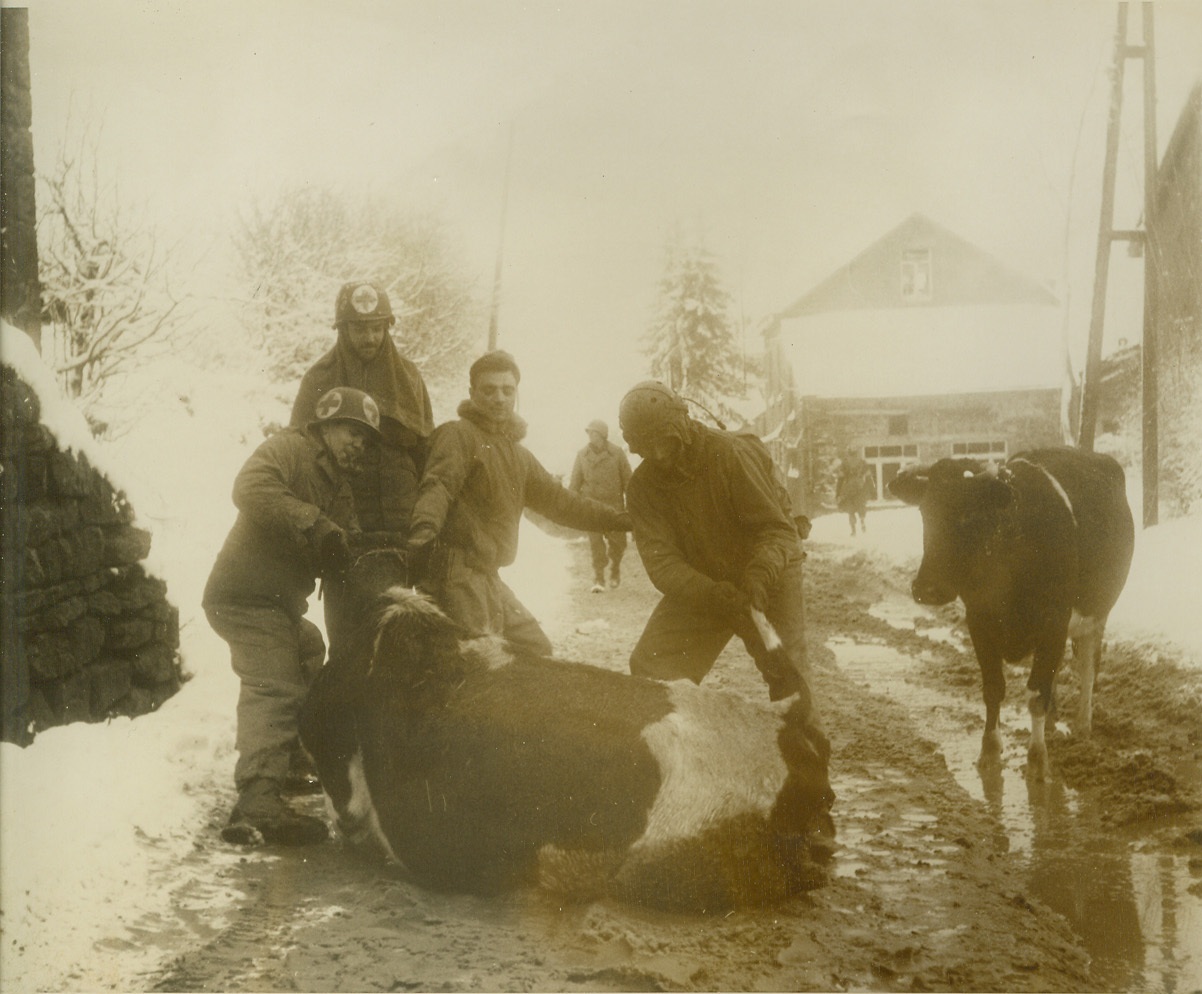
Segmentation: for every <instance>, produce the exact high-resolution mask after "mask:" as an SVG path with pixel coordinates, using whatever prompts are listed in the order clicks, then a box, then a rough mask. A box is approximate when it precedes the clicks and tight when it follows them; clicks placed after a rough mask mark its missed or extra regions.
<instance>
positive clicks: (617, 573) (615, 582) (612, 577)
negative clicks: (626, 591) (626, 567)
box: [609, 563, 622, 590]
mask: <svg viewBox="0 0 1202 994" xmlns="http://www.w3.org/2000/svg"><path fill="white" fill-rule="evenodd" d="M621 585H622V567H620V566H619V565H618V564H617V563H614V564H613V565H612V566H610V567H609V586H610V589H611V590H617V589H618V587H620V586H621Z"/></svg>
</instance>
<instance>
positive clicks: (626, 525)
mask: <svg viewBox="0 0 1202 994" xmlns="http://www.w3.org/2000/svg"><path fill="white" fill-rule="evenodd" d="M618 519H619V522H618V527H617V528H615V529H614V531H620V532H632V531H634V522H633V521H631V519H630V512H629V511H619V512H618Z"/></svg>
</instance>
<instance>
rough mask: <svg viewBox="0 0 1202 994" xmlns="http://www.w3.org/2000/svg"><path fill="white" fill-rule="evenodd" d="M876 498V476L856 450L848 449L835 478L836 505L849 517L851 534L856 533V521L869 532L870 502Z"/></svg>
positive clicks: (862, 528) (862, 529)
mask: <svg viewBox="0 0 1202 994" xmlns="http://www.w3.org/2000/svg"><path fill="white" fill-rule="evenodd" d="M875 496H876V476H875V474H874V473H873V471H872V467H871V466H869V465H868V464H867V463H866V462H864V460H863V459H862V458H861V457H860V454H859V453H858V452H856V451H855V450H854V449H848V450H847V452H846V454H845V455H844V456H843V459H842V460H841V461H840V463H839V470H838V475H837V476H836V478H835V504H836V505H837V506H838V508H839V510H840V511H842V512H844V513H845V514H846V515H847V523H848V524H849V525H850V526H851V533H852V535H853V536H854V535H855V533H856V519H857V518H858V519H859V521H860V530H861V531H865V532H866V531H868V501H869V498H871V497H875Z"/></svg>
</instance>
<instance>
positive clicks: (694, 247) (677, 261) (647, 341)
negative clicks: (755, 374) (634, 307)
mask: <svg viewBox="0 0 1202 994" xmlns="http://www.w3.org/2000/svg"><path fill="white" fill-rule="evenodd" d="M729 308H730V293H729V292H728V291H727V290H726V288H725V286H724V285H723V282H722V278H721V274H720V273H719V271H718V264H717V261H716V260H715V258H714V256H713V254H712V253H711V252H710V251H709V249H708V248H707V247H706V246H705V244H704V242H703V241H702V240H701V239H700V238H698V239H697V240H695V241H692V242H686V241H685V240H684V239H683V238H682V237H681V235H680V233H679V232H678V231H675V232H673V233H672V235H671V236H670V237H669V239H668V243H667V246H666V249H665V253H664V271H663V275H662V276H661V277H660V280H659V294H658V299H657V302H656V307H655V312H654V315H653V318H652V321H651V324H650V326H649V327H648V329H647V331H646V333H645V334H644V336H643V337H644V353H645V354H646V355H647V357H648V358H649V359H650V371H651V375H652V376H653V377H655V378H656V379H659V380H662V381H663V382H665V383H667V384H668V385H669V386H670V387H672V389H674V390H676V391H677V392H678V393H680V394H681V395H682V396H684V397H687V398H689V399H690V400H694V401H697V402H698V403H700V404H703V405H704V406H705V407H707V408H710V409H711V410H714V411H715V412H716V413H718V415H719V416H720V417H723V418H724V419H726V420H731V419H733V420H741V418H740V417H739V415H738V414H737V412H735V411H734V410H733V409H732V407H731V403H730V402H731V401H732V400H734V399H736V398H741V397H744V396H745V395H746V387H745V384H744V360H743V355H742V349H741V347H740V342H739V340H738V336H737V332H736V328H735V327H734V325H733V323H732V320H731V318H730V315H729Z"/></svg>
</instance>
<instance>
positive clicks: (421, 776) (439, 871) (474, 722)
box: [301, 551, 833, 911]
mask: <svg viewBox="0 0 1202 994" xmlns="http://www.w3.org/2000/svg"><path fill="white" fill-rule="evenodd" d="M394 555H395V554H394V553H390V552H388V551H380V552H377V553H371V554H369V555H368V556H365V557H363V558H362V559H361V560H360V562H359V563H358V564H357V565H356V567H355V569H354V570H353V571H352V576H351V578H350V580H349V581H348V583H349V585H350V588H352V589H351V590H350V591H349V592H348V594H347V596H345V597H344V599H343V600H344V602H345V603H347V604H348V605H349V604H352V603H354V602H356V600H358V603H359V607H358V608H357V610H358V611H359V612H360V614H361V616H362V617H363V618H364V619H365V621H364V623H363V624H362V625H360V626H359V631H358V634H357V636H356V637H355V639H354V641H353V643H352V644H351V645H349V646H347V645H341V646H338V645H331V658H330V662H329V664H328V665H327V666H326V667H325V669H324V670H323V671H322V674H321V676H320V677H319V678H318V680H317V682H316V683H315V684H314V686H313V689H312V691H311V692H310V696H309V699H308V701H307V702H306V704H305V707H304V710H303V712H302V715H301V739H302V741H303V743H304V745H305V748H306V749H308V750H309V752H310V753H311V755H312V756H313V758H314V760H315V762H316V765H317V768H318V771H319V773H320V775H321V780H322V785H323V787H324V789H325V791H326V795H327V801H328V804H329V807H330V808H331V809H332V812H333V815H334V819H335V821H336V823H337V825H338V828H339V830H340V832H341V834H342V835H343V836H344V837H345V838H347V839H348V840H349V841H351V842H353V843H369V844H374V845H375V846H376V847H377V848H379V849H381V850H382V851H383V852H384V853H385V854H386V855H388V856H389V857H391V858H392V859H395V860H396V861H398V862H399V863H401V864H402V865H403V866H404V867H405V868H406V869H407V870H408V872H409V873H410V874H411V875H412V877H413V878H414V880H415V881H416V882H418V883H420V884H422V885H425V886H430V887H433V888H439V889H450V890H462V891H470V892H477V893H493V892H497V891H500V890H504V889H506V888H510V887H517V886H524V885H532V884H538V885H541V886H544V887H546V888H548V889H550V890H553V891H555V892H557V893H558V894H560V895H562V896H564V897H567V898H570V899H578V900H579V899H590V898H593V897H598V896H602V895H608V896H612V897H616V898H619V899H623V900H630V901H634V902H637V903H642V904H648V905H653V906H659V907H666V908H674V909H689V910H708V911H712V910H716V909H718V908H724V907H731V906H738V905H754V904H765V903H770V902H773V901H777V900H780V899H783V898H785V897H788V896H789V895H792V894H796V893H798V892H800V891H802V890H805V889H807V888H810V887H814V886H816V885H818V884H820V883H821V882H822V881H823V879H824V878H825V874H824V871H823V869H822V868H821V866H818V865H816V864H815V862H814V861H815V859H818V860H820V861H821V859H823V858H825V857H826V856H828V855H829V851H826V852H816V851H814V850H813V848H812V845H811V839H812V837H813V832H814V830H815V829H820V831H821V833H823V834H825V836H826V837H827V838H833V827H832V825H831V821H830V814H829V809H830V806H831V802H832V799H833V794H832V792H831V789H830V784H829V782H828V780H827V777H826V768H827V761H828V758H829V757H828V756H827V755H826V748H827V747H826V743H825V741H822V742H821V743H818V742H816V741H815V740H814V739H812V738H811V737H810V735H809V731H808V725H807V724H806V723H805V722H804V721H803V716H802V715H800V714H799V713H797V711H796V707H795V705H796V704H797V699H796V698H791V699H789V700H786V701H781V702H779V703H778V704H761V703H753V702H750V701H747V700H744V699H743V698H740V697H737V696H734V695H730V694H725V693H721V692H718V691H713V690H708V689H702V688H700V687H697V686H695V685H693V684H692V683H689V682H688V681H677V682H674V683H661V682H658V681H654V680H649V679H644V678H640V677H634V676H630V675H627V674H624V673H617V672H613V671H610V670H605V669H601V668H598V667H594V666H588V665H584V664H580V663H570V662H564V661H562V660H557V659H551V658H546V657H538V656H533V655H529V654H525V653H521V652H518V651H516V650H515V649H514V648H512V647H511V646H510V645H509V644H508V643H506V642H504V641H503V640H501V639H499V638H497V637H492V636H490V637H483V638H481V637H472V636H471V635H470V634H469V633H467V632H464V631H463V630H462V629H461V628H459V627H458V626H457V625H456V624H455V623H454V622H452V621H451V620H449V619H448V618H447V617H446V616H445V615H444V614H443V613H442V612H441V611H440V610H439V609H438V608H437V607H436V606H435V604H434V603H433V602H432V601H431V600H429V599H428V598H427V597H425V596H424V595H422V594H420V593H418V592H415V591H413V590H411V589H408V588H405V587H403V586H399V585H392V586H389V573H390V571H391V572H392V574H393V575H394V577H395V578H399V577H402V576H403V567H402V566H401V565H400V564H399V561H398V560H396V559H395V558H390V557H393V556H394ZM393 582H395V580H394V581H393ZM380 591H384V593H383V596H381V595H380Z"/></svg>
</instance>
